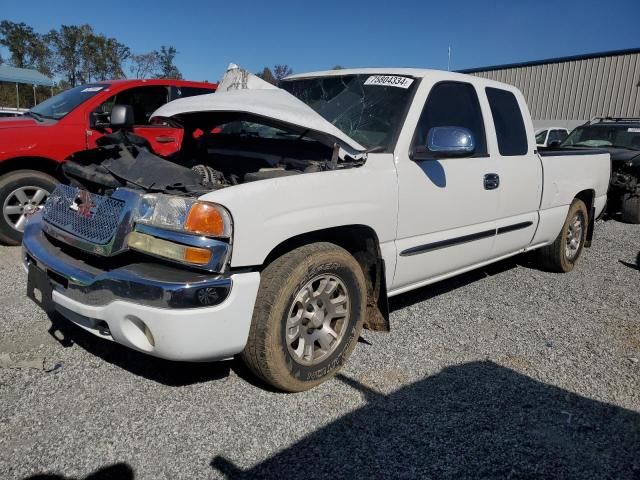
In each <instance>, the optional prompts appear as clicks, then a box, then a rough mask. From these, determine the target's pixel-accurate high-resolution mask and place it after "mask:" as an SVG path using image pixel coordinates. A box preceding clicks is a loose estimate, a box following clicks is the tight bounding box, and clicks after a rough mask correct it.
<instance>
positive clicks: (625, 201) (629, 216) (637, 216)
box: [622, 192, 640, 224]
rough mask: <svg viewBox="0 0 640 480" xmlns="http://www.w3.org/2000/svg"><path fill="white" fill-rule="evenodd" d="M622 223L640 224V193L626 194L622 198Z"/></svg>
mask: <svg viewBox="0 0 640 480" xmlns="http://www.w3.org/2000/svg"><path fill="white" fill-rule="evenodd" d="M622 221H623V222H627V223H636V224H637V223H640V192H635V193H625V194H624V196H623V197H622Z"/></svg>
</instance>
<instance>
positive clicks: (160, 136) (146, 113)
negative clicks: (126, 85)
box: [87, 85, 183, 156]
mask: <svg viewBox="0 0 640 480" xmlns="http://www.w3.org/2000/svg"><path fill="white" fill-rule="evenodd" d="M168 101H169V87H167V86H163V85H149V86H144V87H135V88H130V89H128V90H124V91H121V92H118V93H117V94H115V95H113V96H112V97H110V98H109V99H108V100H106V101H105V102H103V103H102V104H101V105H100V106H99V107H98V108H97V109H96V111H94V112H93V113H92V115H96V114H97V115H99V116H100V117H101V118H106V117H108V115H109V113H110V112H111V109H112V108H113V105H116V104H118V105H131V107H132V108H133V117H134V126H133V133H134V134H135V135H139V136H141V137H143V138H145V139H146V140H147V141H148V142H149V144H150V145H151V148H152V150H153V152H154V153H156V154H158V155H160V156H168V155H171V154H173V153H175V152H177V151H178V150H179V149H180V146H181V144H182V134H183V132H182V129H181V128H174V127H171V126H169V125H166V124H153V125H152V124H151V123H150V122H149V119H150V118H151V114H153V112H154V111H156V110H157V109H158V108H159V107H161V106H162V105H164V104H165V103H167V102H168ZM110 132H111V130H110V129H108V128H104V129H100V130H98V129H94V130H92V131H91V135H90V136H89V137H88V141H87V146H88V148H94V147H95V146H96V144H95V142H96V140H97V139H98V138H100V137H101V136H102V135H104V134H105V133H110Z"/></svg>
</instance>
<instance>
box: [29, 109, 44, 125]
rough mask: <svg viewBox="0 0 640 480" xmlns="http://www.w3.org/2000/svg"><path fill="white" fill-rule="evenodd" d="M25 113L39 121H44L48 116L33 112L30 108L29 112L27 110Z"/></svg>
mask: <svg viewBox="0 0 640 480" xmlns="http://www.w3.org/2000/svg"><path fill="white" fill-rule="evenodd" d="M24 115H25V116H29V117H33V118H35V119H36V120H37V121H39V122H44V119H45V118H46V117H45V116H44V115H41V114H39V113H36V112H32V111H31V110H29V111H28V112H25V114H24Z"/></svg>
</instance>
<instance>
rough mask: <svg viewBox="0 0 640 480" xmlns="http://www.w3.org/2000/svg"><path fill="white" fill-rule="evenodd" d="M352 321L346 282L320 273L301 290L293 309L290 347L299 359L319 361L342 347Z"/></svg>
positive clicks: (288, 336) (289, 321)
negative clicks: (342, 341) (350, 320)
mask: <svg viewBox="0 0 640 480" xmlns="http://www.w3.org/2000/svg"><path fill="white" fill-rule="evenodd" d="M348 323H349V293H348V292H347V288H346V287H345V285H344V282H343V281H342V280H341V279H340V278H339V277H337V276H335V275H329V274H323V275H318V276H317V277H314V278H313V279H311V280H310V281H309V282H307V283H306V284H305V286H304V287H302V288H301V289H300V290H299V291H298V293H297V294H296V296H295V298H294V300H293V303H292V305H291V308H290V309H289V314H288V316H287V325H286V332H285V338H286V342H287V349H288V350H289V353H290V354H291V356H292V357H293V358H294V359H295V360H296V362H298V363H300V364H302V365H317V364H318V363H320V362H322V361H323V360H324V359H326V358H327V357H328V356H329V355H331V354H332V353H333V352H334V351H335V350H336V348H338V345H340V342H341V340H342V338H343V337H344V334H345V331H346V330H347V325H348Z"/></svg>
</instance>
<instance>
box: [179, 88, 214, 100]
mask: <svg viewBox="0 0 640 480" xmlns="http://www.w3.org/2000/svg"><path fill="white" fill-rule="evenodd" d="M209 93H215V90H214V89H212V88H199V87H171V99H172V100H175V99H177V98H187V97H195V96H197V95H208V94H209Z"/></svg>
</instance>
